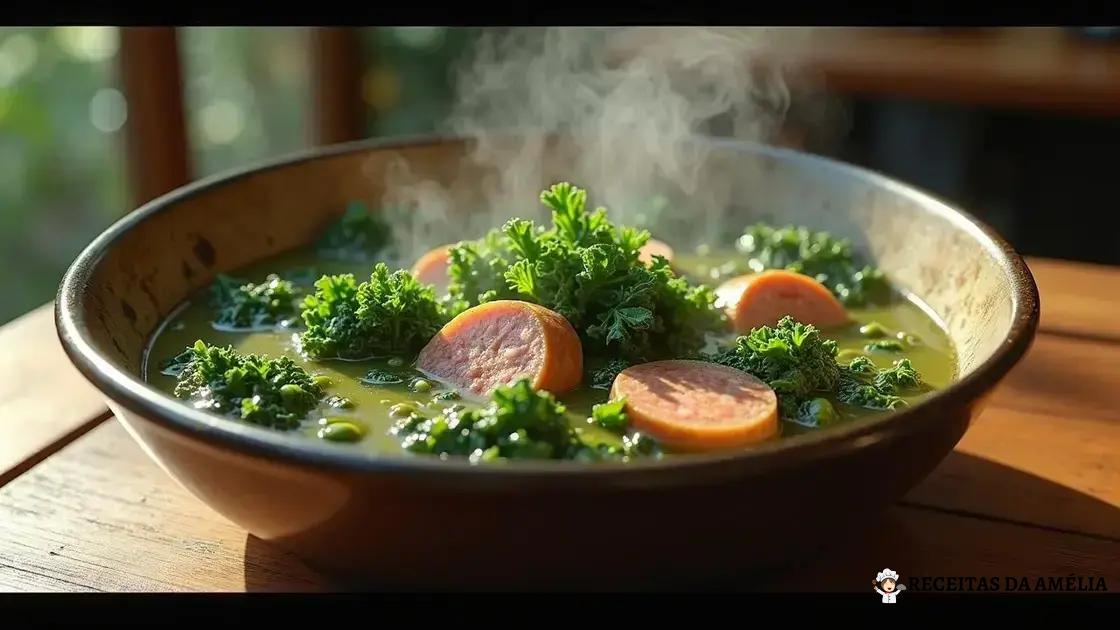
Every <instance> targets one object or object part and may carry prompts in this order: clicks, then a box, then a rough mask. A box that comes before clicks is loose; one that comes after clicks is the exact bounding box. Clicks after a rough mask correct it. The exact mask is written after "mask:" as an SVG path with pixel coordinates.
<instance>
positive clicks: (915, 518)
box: [758, 506, 1120, 599]
mask: <svg viewBox="0 0 1120 630" xmlns="http://www.w3.org/2000/svg"><path fill="white" fill-rule="evenodd" d="M884 567H890V568H891V569H894V570H895V571H897V572H898V573H899V574H900V576H899V581H900V582H902V583H903V584H907V583H910V582H911V580H912V579H913V578H915V577H919V576H929V577H936V576H944V577H950V576H959V577H969V576H972V577H980V576H985V577H988V576H995V577H997V578H998V579H999V581H1000V583H1001V585H1002V584H1003V583H1004V579H1005V578H1006V577H1015V578H1017V580H1016V581H1018V579H1021V578H1023V577H1027V578H1030V584H1031V587H1032V590H1033V588H1034V586H1035V584H1036V580H1037V579H1038V578H1040V577H1041V578H1043V579H1047V578H1062V579H1064V578H1066V577H1068V576H1071V575H1072V576H1081V577H1084V578H1094V579H1095V578H1103V579H1104V581H1105V587H1106V588H1107V590H1108V591H1111V592H1115V591H1116V589H1117V588H1120V543H1117V542H1115V541H1107V540H1098V539H1094V538H1090V537H1085V536H1078V535H1075V534H1066V533H1060V532H1054V531H1050V530H1045V529H1040V528H1035V527H1023V526H1019V525H1014V524H1009V523H1002V522H996V521H991V520H987V519H982V518H970V517H966V516H959V515H956V514H946V513H940V512H936V511H932V510H924V509H917V508H910V507H906V506H898V507H894V508H890V509H888V510H887V511H885V512H883V513H882V514H878V515H876V516H875V518H874V519H873V520H871V521H870V522H868V523H867V533H866V535H846V536H843V537H841V538H840V539H838V540H836V541H835V543H834V544H832V545H831V546H830V547H829V548H828V549H827V550H826V551H825V552H824V553H823V554H822V556H821V557H820V558H819V559H817V560H814V561H812V562H808V563H806V564H805V565H803V566H802V567H799V568H796V569H792V570H788V571H784V572H782V573H781V574H778V575H776V576H774V577H773V578H771V579H770V580H768V583H766V584H761V585H758V587H759V588H761V589H765V590H772V591H787V592H806V591H809V592H813V591H816V592H858V591H862V590H863V589H867V590H868V592H869V593H870V595H869V596H872V597H873V596H874V591H872V590H871V580H872V578H874V577H875V574H876V573H877V572H878V571H880V570H882V569H883V568H884ZM979 594H980V595H982V594H983V593H979ZM900 597H901V599H905V598H906V595H905V594H903V595H902V596H900Z"/></svg>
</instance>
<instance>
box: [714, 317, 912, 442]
mask: <svg viewBox="0 0 1120 630" xmlns="http://www.w3.org/2000/svg"><path fill="white" fill-rule="evenodd" d="M836 355H837V350H836V342H834V341H832V340H829V339H825V338H824V337H821V335H820V332H819V331H818V330H817V329H816V328H815V327H813V326H809V325H803V324H800V323H798V322H796V321H794V320H793V319H792V318H791V317H783V318H782V319H781V321H779V322H778V325H777V327H775V328H770V327H768V326H761V327H759V328H755V329H753V330H752V331H751V333H750V334H749V335H744V336H741V337H739V338H738V339H737V340H736V341H735V345H734V346H733V347H732V348H731V349H729V350H726V351H724V352H722V353H719V354H716V355H714V356H711V357H707V358H708V360H711V361H714V362H716V363H720V364H722V365H728V366H731V367H734V368H738V369H740V370H743V371H745V372H749V373H751V374H753V375H755V376H756V377H758V378H759V379H761V380H763V381H765V382H766V383H767V384H768V385H769V386H770V387H771V388H773V389H774V392H775V393H777V394H778V405H779V409H780V411H781V415H782V418H783V419H785V420H788V421H791V422H797V423H798V424H803V425H806V426H811V427H819V426H826V425H829V424H832V423H834V422H836V421H837V420H838V417H839V415H838V414H837V412H836V409H835V408H834V407H833V406H832V403H831V402H829V400H828V398H829V397H832V398H834V399H835V400H836V401H839V402H841V403H844V404H848V405H853V406H856V407H863V408H866V409H877V410H886V409H898V408H900V407H903V406H905V405H906V401H905V400H904V399H903V398H902V395H903V394H907V393H910V392H914V391H918V390H920V389H922V388H923V387H924V386H923V385H922V380H921V376H920V375H919V374H918V372H917V370H915V369H914V366H913V365H912V364H911V363H910V360H909V359H902V360H900V361H897V362H895V364H894V366H893V367H890V368H887V369H884V370H880V369H879V368H877V367H876V366H875V364H874V363H872V361H871V360H870V359H868V358H867V357H864V356H859V357H856V358H855V359H853V360H852V361H851V362H850V363H849V364H848V365H840V364H838V363H837V362H836Z"/></svg>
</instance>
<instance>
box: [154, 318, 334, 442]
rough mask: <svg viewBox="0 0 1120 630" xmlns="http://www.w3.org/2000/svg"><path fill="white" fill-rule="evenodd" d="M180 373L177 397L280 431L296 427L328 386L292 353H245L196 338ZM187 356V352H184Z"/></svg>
mask: <svg viewBox="0 0 1120 630" xmlns="http://www.w3.org/2000/svg"><path fill="white" fill-rule="evenodd" d="M188 351H189V352H190V360H189V361H188V362H187V363H186V364H185V365H184V366H183V368H182V370H181V371H180V372H179V375H178V379H179V380H178V383H177V384H176V386H175V395H176V396H177V397H179V398H184V399H190V400H191V401H192V402H193V403H194V406H195V407H196V408H198V409H205V410H207V411H210V412H212V413H215V414H219V415H228V416H232V417H235V418H240V419H242V420H244V421H246V422H250V423H253V424H259V425H262V426H266V427H271V428H274V429H294V428H296V427H298V426H299V424H300V421H301V420H303V419H304V418H305V417H306V416H307V414H308V413H309V412H310V411H311V410H312V409H314V408H315V407H316V406H317V405H318V404H319V401H320V400H321V399H322V398H323V395H324V392H323V389H322V388H321V387H320V386H319V385H317V384H316V383H315V381H314V380H313V379H312V377H311V376H310V375H309V374H308V373H307V372H306V371H304V369H303V368H301V367H299V366H298V365H296V364H295V362H293V361H292V360H291V359H289V358H288V357H280V358H278V359H270V358H268V357H265V356H261V355H256V354H241V353H239V352H237V351H235V350H234V349H233V348H232V347H226V348H221V347H217V346H210V345H207V344H206V343H204V342H203V341H201V340H200V341H196V342H195V344H194V346H192V347H191V348H189V349H188ZM180 356H181V355H180Z"/></svg>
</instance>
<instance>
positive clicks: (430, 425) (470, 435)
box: [389, 379, 661, 464]
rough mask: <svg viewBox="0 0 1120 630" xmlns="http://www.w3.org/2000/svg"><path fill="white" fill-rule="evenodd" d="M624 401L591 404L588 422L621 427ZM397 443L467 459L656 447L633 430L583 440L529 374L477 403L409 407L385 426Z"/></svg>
mask: <svg viewBox="0 0 1120 630" xmlns="http://www.w3.org/2000/svg"><path fill="white" fill-rule="evenodd" d="M623 404H624V402H618V401H615V402H611V403H604V404H601V405H596V406H595V407H594V408H593V410H592V417H591V418H589V419H588V421H589V422H594V423H596V424H599V425H600V426H604V427H606V428H609V429H610V430H612V431H615V432H623V431H625V430H626V427H627V420H626V414H625V413H623V412H622V406H623ZM389 432H390V434H392V435H394V436H395V437H396V438H397V439H399V440H400V444H401V447H402V448H404V449H405V450H407V451H410V452H413V453H422V454H427V455H436V456H441V457H442V456H458V457H467V458H469V460H470V462H471V463H476V464H477V463H480V462H491V461H496V460H505V459H579V460H592V461H601V460H621V461H626V460H628V459H631V458H634V457H655V456H659V455H660V453H661V450H660V447H659V446H658V445H657V444H656V442H654V441H653V440H651V439H650V438H648V437H644V436H641V435H638V434H635V435H627V436H625V437H623V439H622V443H623V446H622V447H615V446H607V445H594V446H592V445H588V444H586V443H585V442H584V441H583V440H582V439H581V438H580V436H579V433H578V432H577V431H576V430H575V429H574V428H573V427H572V426H571V424H570V423H569V421H568V418H567V409H566V408H565V406H564V405H563V404H562V403H560V402H559V401H557V400H556V399H555V398H554V397H553V396H552V394H550V393H548V392H546V391H536V390H534V389H533V387H532V385H531V384H530V382H529V381H528V379H522V380H520V381H518V382H516V383H513V384H512V385H510V386H508V387H499V388H497V389H496V390H494V392H493V393H492V394H491V398H490V402H489V404H488V405H487V406H485V407H483V408H482V409H466V408H464V407H463V406H461V405H456V406H453V407H449V408H448V409H446V410H445V411H444V412H443V413H442V414H440V415H438V416H435V417H428V416H425V415H423V414H421V413H419V412H414V413H412V414H410V415H409V416H408V417H406V418H403V419H401V420H398V421H397V422H396V423H395V424H394V425H393V427H392V428H391V429H390V430H389Z"/></svg>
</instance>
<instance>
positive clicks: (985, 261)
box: [81, 141, 1014, 374]
mask: <svg viewBox="0 0 1120 630" xmlns="http://www.w3.org/2000/svg"><path fill="white" fill-rule="evenodd" d="M464 154H465V145H464V144H463V143H461V142H457V141H447V142H429V143H419V144H411V145H404V146H395V147H388V148H376V147H374V148H368V149H364V150H359V151H356V152H349V153H341V154H335V155H329V156H325V157H319V158H315V159H309V160H303V161H298V162H294V163H291V164H287V165H283V166H278V167H273V168H269V169H265V170H260V171H256V172H252V173H250V174H246V175H243V176H240V177H237V178H234V179H231V180H228V181H225V182H222V183H219V184H216V185H212V186H201V187H199V188H198V189H197V190H195V191H194V192H193V193H191V194H189V195H183V196H180V198H179V199H178V200H176V201H175V202H174V203H172V204H171V205H169V206H168V207H167V208H165V209H164V210H163V211H160V212H157V213H155V214H153V215H151V216H149V217H147V218H146V219H145V220H143V221H140V222H139V223H137V224H135V225H134V226H133V229H131V230H129V231H128V232H127V233H125V234H124V235H123V236H122V237H121V238H120V239H119V240H118V242H116V243H114V244H113V245H112V247H110V248H109V250H108V252H107V253H106V255H105V256H103V257H102V258H101V259H100V260H99V261H97V262H96V264H95V269H94V270H93V273H92V275H91V279H90V284H89V285H88V287H87V290H86V291H85V292H84V296H85V297H84V303H83V305H82V309H83V311H82V313H81V318H82V319H84V320H85V321H86V322H87V323H88V324H89V327H90V329H91V331H92V334H93V336H94V343H95V345H96V346H97V347H98V350H99V351H100V352H101V353H102V354H103V355H104V356H106V357H110V358H112V359H113V360H115V361H118V362H119V363H120V365H122V366H123V367H124V368H125V369H127V370H128V371H129V372H131V373H134V374H139V373H140V369H141V360H142V354H143V351H144V348H145V346H146V344H147V341H148V339H149V337H150V335H151V334H152V332H153V331H154V330H155V328H156V327H157V326H158V325H159V323H160V322H161V321H162V320H163V319H164V318H165V317H166V316H167V315H168V314H169V313H170V312H171V311H172V310H173V309H174V308H175V307H176V306H177V305H178V304H180V303H181V302H182V301H183V300H184V299H186V298H187V297H188V296H189V295H190V294H191V293H192V292H194V291H196V290H198V289H200V288H202V287H205V286H206V285H207V284H209V283H210V282H211V281H212V279H213V277H214V275H215V274H216V273H219V272H228V271H231V270H234V269H237V268H238V267H241V266H243V265H246V264H248V263H252V262H254V261H257V260H260V259H262V258H265V257H268V256H271V255H275V254H279V253H281V252H284V251H287V250H290V249H292V248H296V247H299V246H301V245H305V244H306V243H308V242H309V241H310V240H311V239H312V238H313V237H314V235H315V234H316V233H318V231H319V230H320V229H322V227H323V226H324V225H326V224H327V222H329V221H330V220H332V219H333V218H335V217H337V216H338V215H339V214H341V212H343V211H344V209H345V206H346V204H347V203H349V202H351V201H353V200H356V199H357V200H363V201H366V202H367V203H369V204H371V205H372V206H375V207H376V206H377V205H378V204H380V202H381V201H382V199H383V195H384V193H385V191H386V182H387V181H389V180H390V179H391V177H390V173H392V172H397V171H400V165H401V164H402V163H403V164H406V165H407V171H408V173H409V175H408V176H409V177H411V178H412V179H413V181H422V180H430V181H433V182H439V183H440V184H441V185H445V186H446V190H448V191H450V192H449V193H447V194H448V195H449V199H450V200H451V202H452V203H451V204H450V205H451V206H453V208H452V211H453V213H454V212H463V213H465V212H469V209H470V208H477V207H478V204H479V203H480V199H479V198H478V196H477V195H478V192H479V190H480V189H483V188H485V187H487V186H493V185H495V182H497V181H500V176H501V173H485V172H482V171H479V170H478V169H469V168H468V169H464V168H463V164H462V158H463V156H464ZM553 155H555V156H557V158H556V159H554V160H552V163H550V164H546V165H545V166H544V167H543V168H542V171H541V177H540V181H537V182H520V184H521V185H523V186H525V187H526V188H527V189H532V188H536V189H537V190H540V187H542V186H543V185H545V184H547V182H548V181H550V180H551V181H555V180H560V179H566V177H567V176H566V175H565V169H564V155H566V153H565V152H564V151H557V152H555V153H554V154H553ZM704 159H705V163H704V166H703V168H702V169H700V175H699V180H698V182H697V186H698V189H700V190H704V191H705V194H704V195H703V197H704V202H703V203H702V204H701V203H696V202H693V201H691V200H690V197H689V195H688V194H687V193H686V192H683V191H681V190H680V189H674V188H671V187H668V186H667V187H666V188H665V190H662V191H658V192H662V193H664V194H666V195H667V196H669V197H670V198H671V200H672V203H673V204H674V205H673V208H674V214H673V215H672V218H671V219H670V220H669V221H667V222H666V223H664V224H662V225H661V226H660V229H659V228H657V227H655V228H654V230H655V232H656V234H655V235H656V236H658V237H659V238H662V239H663V240H667V241H669V242H670V243H671V244H674V245H675V246H677V247H688V246H691V245H695V244H696V243H697V242H699V241H703V240H708V241H711V240H713V239H718V240H721V241H724V242H727V243H730V242H731V240H732V239H734V238H735V236H737V235H738V234H739V233H741V231H742V229H743V227H745V226H746V225H747V224H749V223H750V222H753V221H756V220H762V219H765V220H770V221H777V222H780V223H798V224H804V225H808V226H811V227H814V228H817V229H823V230H829V231H832V232H834V233H836V234H838V235H841V236H845V237H848V238H850V239H852V241H853V243H854V244H855V246H856V247H857V248H860V249H862V250H864V251H866V252H868V253H869V254H870V255H871V257H872V258H873V259H874V260H875V261H876V263H877V264H878V265H879V266H880V267H882V268H883V269H884V270H885V271H886V273H887V274H888V276H889V277H890V279H891V280H892V282H894V283H895V284H896V285H897V286H899V287H902V288H903V289H905V290H907V291H910V292H912V293H913V294H915V295H917V296H919V297H920V298H921V299H922V300H923V301H924V302H925V303H926V304H927V305H928V306H929V307H930V308H931V309H932V311H933V312H934V313H935V314H936V315H937V316H938V317H939V318H940V319H941V320H942V322H943V323H944V325H945V327H946V329H947V331H948V332H949V334H950V337H951V338H952V340H953V342H954V344H955V346H956V348H957V352H958V362H959V365H958V371H959V373H960V374H967V373H969V372H971V371H972V370H973V369H975V368H976V367H977V366H978V365H979V364H980V363H982V362H983V361H984V360H985V359H986V358H988V357H989V356H991V355H992V354H993V353H994V352H995V350H996V349H997V347H998V346H999V344H1000V343H1001V342H1002V339H1003V338H1004V336H1005V335H1006V334H1007V332H1008V330H1009V328H1010V326H1011V319H1012V312H1013V306H1014V305H1013V302H1012V300H1013V297H1012V292H1011V291H1010V290H1008V285H1007V280H1006V278H1007V274H1008V273H1009V270H1004V269H1002V268H1001V266H1000V263H999V261H998V259H997V257H996V252H995V251H994V250H992V249H989V248H988V246H987V245H986V243H987V241H986V239H985V238H984V237H983V235H982V233H981V232H980V231H979V230H978V229H976V228H975V227H973V226H971V225H970V224H968V223H967V222H964V221H961V220H959V219H954V218H953V216H952V214H951V213H950V212H948V211H943V210H942V207H941V206H940V204H939V203H937V202H935V201H931V200H930V199H928V198H926V197H923V196H921V195H915V194H911V193H910V192H909V191H908V190H907V189H906V188H905V187H902V186H898V185H896V184H893V183H891V182H889V181H887V180H885V179H882V178H878V177H876V176H870V177H868V176H865V175H863V174H861V173H860V172H859V171H855V170H853V169H850V168H848V167H846V166H843V165H837V164H833V163H830V162H826V161H821V160H817V159H815V158H810V157H806V156H803V155H800V154H796V153H789V152H784V151H777V152H775V151H769V150H765V149H761V150H760V149H759V148H758V147H754V146H752V145H746V144H732V143H726V144H717V145H715V147H714V148H713V149H712V150H710V151H708V152H707V153H706V154H705V158H704ZM394 169H396V171H394ZM397 177H399V174H398V175H397ZM471 182H477V183H478V185H476V186H473V187H472V186H471ZM576 183H581V182H576ZM588 187H589V188H591V193H592V194H594V188H593V186H588ZM472 188H473V191H472ZM468 197H471V198H468ZM713 199H717V200H719V199H722V200H724V201H725V203H723V204H722V205H720V206H718V207H712V203H711V202H712V200H713ZM527 202H528V203H530V204H532V205H531V206H530V207H529V209H528V212H529V213H532V212H539V210H536V209H534V208H535V207H536V206H537V205H538V204H536V203H535V199H527ZM931 208H932V209H931ZM507 210H508V209H507ZM513 212H516V211H513ZM537 216H540V215H537ZM447 223H448V224H449V225H448V226H447V228H446V229H447V230H448V233H450V234H456V238H468V237H471V236H473V234H472V233H468V230H466V229H462V228H461V226H459V225H456V222H455V221H450V222H447ZM465 223H466V217H465V216H464V224H465ZM439 237H440V236H436V237H433V238H439ZM453 240H454V239H453ZM431 244H432V245H434V244H437V243H431Z"/></svg>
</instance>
